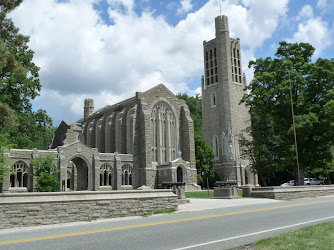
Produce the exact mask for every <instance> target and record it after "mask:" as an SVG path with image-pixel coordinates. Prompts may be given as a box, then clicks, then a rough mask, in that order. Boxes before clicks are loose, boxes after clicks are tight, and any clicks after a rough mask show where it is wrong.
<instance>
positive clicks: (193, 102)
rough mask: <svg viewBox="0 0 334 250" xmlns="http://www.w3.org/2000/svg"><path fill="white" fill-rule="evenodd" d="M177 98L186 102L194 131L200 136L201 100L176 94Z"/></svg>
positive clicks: (196, 97) (197, 96) (197, 97)
mask: <svg viewBox="0 0 334 250" xmlns="http://www.w3.org/2000/svg"><path fill="white" fill-rule="evenodd" d="M177 97H178V98H180V99H182V100H185V101H186V103H187V105H188V106H189V111H190V116H191V119H193V122H194V130H195V131H196V132H197V133H199V134H200V135H202V98H201V97H200V96H199V95H196V96H188V95H187V94H178V95H177Z"/></svg>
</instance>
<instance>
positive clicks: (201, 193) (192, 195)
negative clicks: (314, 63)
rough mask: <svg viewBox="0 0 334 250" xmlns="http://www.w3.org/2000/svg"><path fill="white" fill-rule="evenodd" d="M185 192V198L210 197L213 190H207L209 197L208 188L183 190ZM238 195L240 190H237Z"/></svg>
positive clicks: (240, 192)
mask: <svg viewBox="0 0 334 250" xmlns="http://www.w3.org/2000/svg"><path fill="white" fill-rule="evenodd" d="M185 194H186V198H211V197H212V196H213V190H210V191H209V197H208V190H202V191H194V192H185ZM238 195H239V196H240V197H242V190H238Z"/></svg>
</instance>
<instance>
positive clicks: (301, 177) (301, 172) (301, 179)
mask: <svg viewBox="0 0 334 250" xmlns="http://www.w3.org/2000/svg"><path fill="white" fill-rule="evenodd" d="M298 177H299V179H298V178H297V180H298V182H297V186H304V165H303V164H302V163H299V176H298Z"/></svg>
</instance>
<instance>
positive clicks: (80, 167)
mask: <svg viewBox="0 0 334 250" xmlns="http://www.w3.org/2000/svg"><path fill="white" fill-rule="evenodd" d="M72 162H73V163H74V165H75V168H76V170H77V176H76V178H77V189H76V190H77V191H80V190H88V166H87V164H86V162H85V161H84V160H83V159H82V158H80V157H75V158H74V159H72Z"/></svg>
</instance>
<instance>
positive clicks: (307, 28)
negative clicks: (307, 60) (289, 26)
mask: <svg viewBox="0 0 334 250" xmlns="http://www.w3.org/2000/svg"><path fill="white" fill-rule="evenodd" d="M332 33H333V31H332V30H330V29H329V27H328V24H327V23H326V22H324V21H323V20H322V19H321V18H320V17H318V18H311V19H309V20H307V21H305V22H303V23H300V24H299V25H298V31H297V32H296V33H295V34H294V35H293V37H292V38H289V39H287V42H290V43H291V42H304V43H310V44H311V45H312V46H313V47H315V49H316V50H315V52H314V57H318V56H319V55H320V53H321V52H322V51H323V50H324V49H326V48H327V47H329V46H330V45H331V44H332V43H333V40H332V39H333V38H332V35H333V34H332Z"/></svg>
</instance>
